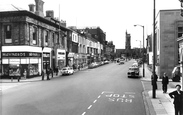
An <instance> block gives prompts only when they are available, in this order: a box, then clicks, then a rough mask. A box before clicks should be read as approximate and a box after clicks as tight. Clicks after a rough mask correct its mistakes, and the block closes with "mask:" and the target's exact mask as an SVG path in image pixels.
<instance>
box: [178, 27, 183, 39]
mask: <svg viewBox="0 0 183 115" xmlns="http://www.w3.org/2000/svg"><path fill="white" fill-rule="evenodd" d="M182 35H183V27H178V38H179V37H182Z"/></svg>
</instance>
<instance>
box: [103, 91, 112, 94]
mask: <svg viewBox="0 0 183 115" xmlns="http://www.w3.org/2000/svg"><path fill="white" fill-rule="evenodd" d="M104 93H113V92H111V91H103V92H102V94H104Z"/></svg>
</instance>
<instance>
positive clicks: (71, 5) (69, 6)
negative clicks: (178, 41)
mask: <svg viewBox="0 0 183 115" xmlns="http://www.w3.org/2000/svg"><path fill="white" fill-rule="evenodd" d="M43 1H44V2H45V3H44V14H45V11H46V10H54V15H55V17H59V12H60V19H62V20H65V21H66V22H67V26H77V27H85V26H99V27H100V28H101V29H102V30H103V31H104V32H106V39H107V41H113V43H114V45H115V46H116V49H119V48H125V32H126V30H127V31H128V33H130V34H131V46H132V48H133V47H140V42H139V40H140V41H142V40H143V39H142V37H143V29H142V27H140V26H137V27H134V25H135V24H140V25H144V26H145V34H144V35H145V37H146V36H147V35H149V34H151V33H152V29H153V28H152V23H153V1H154V0H43ZM31 3H33V4H35V1H34V0H1V2H0V7H2V6H6V5H8V4H13V5H14V6H16V7H18V8H22V9H26V10H28V9H29V8H28V5H29V4H31ZM59 6H60V8H59ZM59 9H60V10H59ZM164 9H180V2H179V0H156V13H158V11H159V10H164Z"/></svg>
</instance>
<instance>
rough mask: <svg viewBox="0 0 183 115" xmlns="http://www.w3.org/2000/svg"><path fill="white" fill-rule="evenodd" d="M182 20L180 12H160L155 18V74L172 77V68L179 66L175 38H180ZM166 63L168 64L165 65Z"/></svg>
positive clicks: (182, 32)
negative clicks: (165, 74) (164, 74)
mask: <svg viewBox="0 0 183 115" xmlns="http://www.w3.org/2000/svg"><path fill="white" fill-rule="evenodd" d="M182 24H183V19H182V17H181V16H180V10H179V9H178V10H176V9H175V10H160V11H159V13H158V15H157V17H156V29H155V41H153V42H155V49H156V50H155V52H156V53H155V55H156V73H157V74H158V76H160V78H161V76H162V75H163V73H164V72H166V73H167V74H168V76H169V77H172V71H173V68H174V67H175V66H177V65H179V61H180V57H179V45H178V42H177V38H179V37H181V36H182V34H183V31H182ZM167 62H168V63H167Z"/></svg>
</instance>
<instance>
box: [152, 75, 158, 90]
mask: <svg viewBox="0 0 183 115" xmlns="http://www.w3.org/2000/svg"><path fill="white" fill-rule="evenodd" d="M157 80H158V76H157V75H156V73H155V76H153V74H152V75H151V84H152V86H153V87H154V88H155V90H156V89H158V86H157Z"/></svg>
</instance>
